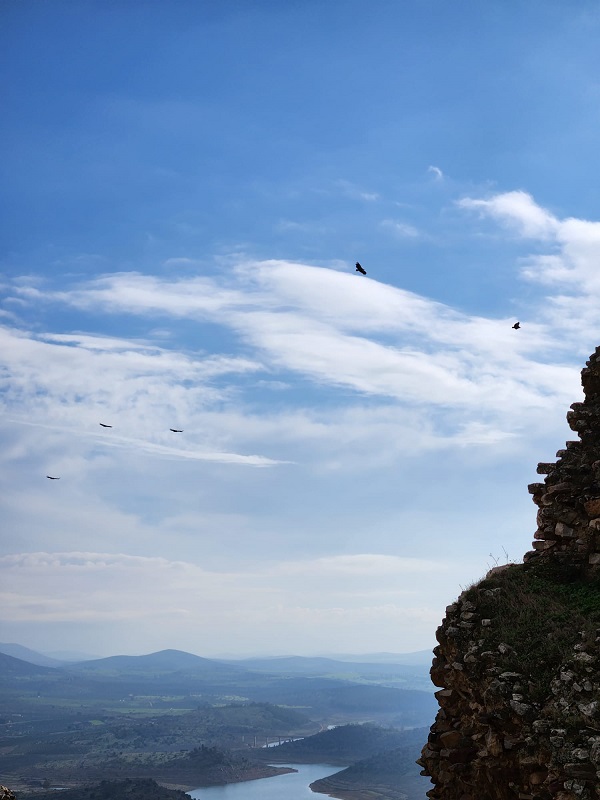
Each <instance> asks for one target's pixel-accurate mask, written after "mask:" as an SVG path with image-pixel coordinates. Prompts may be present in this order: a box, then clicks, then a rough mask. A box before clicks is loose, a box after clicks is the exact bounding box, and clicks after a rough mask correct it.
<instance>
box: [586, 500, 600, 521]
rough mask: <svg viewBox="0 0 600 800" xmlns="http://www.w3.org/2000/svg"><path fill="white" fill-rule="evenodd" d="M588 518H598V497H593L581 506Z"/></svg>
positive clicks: (599, 515)
mask: <svg viewBox="0 0 600 800" xmlns="http://www.w3.org/2000/svg"><path fill="white" fill-rule="evenodd" d="M583 507H584V508H585V513H586V514H587V515H588V517H590V518H592V517H600V497H594V498H592V499H591V500H588V501H587V502H586V503H584V504H583Z"/></svg>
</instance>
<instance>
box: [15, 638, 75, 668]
mask: <svg viewBox="0 0 600 800" xmlns="http://www.w3.org/2000/svg"><path fill="white" fill-rule="evenodd" d="M0 653H4V654H5V655H7V656H12V657H13V658H20V659H21V660H22V661H28V662H29V663H30V664H38V665H39V666H41V667H62V666H63V665H64V664H65V663H66V662H64V661H61V660H59V659H57V658H51V657H50V656H47V655H44V654H43V653H38V652H37V651H35V650H30V649H29V648H28V647H23V645H21V644H15V643H14V642H11V643H4V642H0Z"/></svg>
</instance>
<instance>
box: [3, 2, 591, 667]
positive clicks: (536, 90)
mask: <svg viewBox="0 0 600 800" xmlns="http://www.w3.org/2000/svg"><path fill="white" fill-rule="evenodd" d="M0 19H1V23H2V24H0V62H1V69H2V71H3V74H4V76H5V78H4V82H3V84H2V88H1V92H2V106H3V108H4V113H3V115H2V118H1V119H0V131H1V135H2V142H3V152H4V153H5V154H8V158H7V159H5V160H4V163H3V166H2V180H1V181H0V192H1V202H2V206H3V214H2V216H1V217H0V272H1V295H2V296H1V305H0V323H1V325H0V337H1V345H0V346H1V350H2V372H1V373H0V380H1V401H2V422H1V425H0V459H1V466H2V474H3V490H2V492H1V496H0V502H1V503H2V512H1V513H2V530H3V535H2V537H1V539H0V548H1V550H0V639H1V640H2V641H3V642H7V643H13V642H15V643H19V644H20V645H23V646H26V647H29V648H32V649H34V650H37V651H41V652H44V653H56V652H62V651H68V650H71V651H72V650H76V651H78V652H84V653H88V654H90V655H93V656H97V657H100V656H108V655H113V654H116V653H126V654H132V655H135V654H142V653H151V652H154V651H158V650H163V649H169V648H172V649H177V650H183V651H186V652H189V653H194V654H198V655H202V656H207V657H208V656H224V655H226V654H229V655H231V656H237V657H242V656H249V655H257V654H264V655H276V654H292V653H293V654H297V655H314V654H332V653H334V654H335V653H337V654H340V653H354V654H357V653H373V652H378V653H389V652H393V653H404V652H413V651H422V650H430V649H431V648H432V647H433V645H434V643H435V640H434V633H435V629H436V626H437V625H438V624H439V621H440V620H441V618H442V616H443V614H444V608H445V606H446V605H447V604H448V603H450V602H451V601H452V600H453V599H454V598H455V597H456V596H457V594H458V593H459V592H460V590H461V587H465V586H466V585H468V584H470V583H471V582H473V581H475V580H477V579H479V578H480V577H481V576H482V575H483V574H484V573H485V572H486V570H487V569H488V568H489V567H491V566H494V564H496V563H504V562H505V561H506V560H517V561H518V560H520V558H521V556H522V554H523V552H524V551H525V550H527V549H528V548H529V544H530V541H531V538H532V534H533V532H534V530H535V509H534V507H533V505H532V503H531V499H530V497H529V495H528V494H527V490H526V485H527V484H528V483H530V482H531V481H533V480H535V477H536V476H535V467H536V464H537V462H538V461H542V460H552V459H553V458H554V453H555V452H556V450H557V448H558V447H560V446H562V443H563V442H564V441H565V440H566V439H570V438H572V433H571V432H570V431H569V429H568V427H567V424H566V422H565V418H564V416H565V412H566V409H567V408H568V406H569V404H570V403H572V402H573V401H574V400H576V399H578V398H579V397H580V396H581V388H580V377H579V372H580V369H581V365H582V363H583V362H584V361H585V359H586V358H587V357H588V355H589V353H590V352H592V351H593V350H594V348H595V346H596V345H598V344H599V343H600V342H599V338H600V337H599V330H600V326H599V324H598V322H599V312H598V309H599V308H600V272H599V271H598V263H599V256H600V222H599V221H598V220H599V219H600V211H599V204H598V189H597V180H596V175H597V173H598V169H599V168H600V148H598V142H597V131H598V129H599V124H600V119H599V115H600V103H599V99H600V95H599V85H600V84H599V82H598V76H599V74H600V72H599V70H600V54H599V52H598V47H597V43H598V37H599V34H600V10H599V9H598V5H597V3H592V2H586V1H585V0H584V1H582V2H579V3H576V4H572V3H567V2H566V1H565V0H544V1H543V2H542V0H532V1H531V2H528V3H526V4H525V3H523V4H517V3H505V2H499V0H492V2H488V3H482V4H471V5H469V6H468V7H467V6H466V5H464V6H460V5H459V6H457V5H456V4H448V3H444V2H441V0H426V1H425V2H410V3H397V2H393V1H392V0H377V2H375V3H367V2H364V0H348V1H347V2H344V3H340V2H334V0H318V2H317V0H305V2H303V3H301V4H300V3H274V2H270V0H253V2H248V3H246V2H237V1H236V0H227V2H223V3H197V2H191V0H179V2H177V3H161V2H151V1H150V0H148V2H131V3H119V2H99V1H98V0H85V1H84V2H78V3H72V2H66V1H65V0H52V2H48V3H42V2H36V1H35V0H20V1H18V0H5V2H4V3H3V4H2V8H1V9H0ZM357 260H358V261H360V263H361V264H362V265H363V267H364V268H365V270H366V272H367V275H366V276H363V275H361V274H358V273H356V272H355V267H354V264H355V262H356V261H357ZM516 321H520V323H521V327H520V329H518V330H515V329H513V325H514V323H515V322H516ZM102 425H105V426H112V427H102ZM172 429H175V431H180V432H175V431H173V430H172ZM46 476H53V477H59V478H60V480H48V479H47V478H46Z"/></svg>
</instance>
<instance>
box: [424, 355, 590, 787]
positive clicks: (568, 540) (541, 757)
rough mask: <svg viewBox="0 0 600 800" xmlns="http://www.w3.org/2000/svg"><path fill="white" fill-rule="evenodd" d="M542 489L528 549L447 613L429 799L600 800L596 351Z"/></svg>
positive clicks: (441, 634) (435, 677)
mask: <svg viewBox="0 0 600 800" xmlns="http://www.w3.org/2000/svg"><path fill="white" fill-rule="evenodd" d="M582 385H583V389H584V395H585V400H584V402H582V403H574V404H573V405H572V406H571V409H570V411H569V412H568V414H567V420H568V422H569V425H570V426H571V428H572V430H574V431H576V432H577V434H578V435H579V440H578V441H573V442H567V444H566V447H565V448H564V449H562V450H559V451H558V453H557V459H558V460H557V461H556V463H543V464H539V466H538V473H539V474H543V475H545V476H546V477H545V479H544V482H543V483H542V482H540V483H534V484H531V485H530V487H529V491H530V493H531V494H532V496H533V500H534V502H535V503H536V505H537V506H538V515H537V523H538V529H537V531H536V533H535V535H534V539H535V541H534V542H533V550H532V551H531V552H529V553H526V554H525V556H524V559H523V564H514V565H505V566H503V567H496V568H495V569H493V570H491V571H490V572H489V573H488V575H487V576H486V577H485V579H484V580H483V581H481V582H479V583H478V584H476V585H475V586H472V587H470V588H469V589H467V590H466V591H464V592H463V593H462V594H461V595H460V597H459V598H458V600H457V601H456V602H455V603H453V604H452V605H450V606H448V608H447V609H446V616H445V618H444V620H443V622H442V624H441V626H440V628H439V629H438V631H437V634H436V635H437V640H438V642H439V644H438V646H437V647H436V648H435V649H434V656H435V657H434V660H433V665H432V668H431V678H432V681H433V683H434V684H435V685H436V686H438V687H439V691H438V692H436V697H437V699H438V702H439V705H440V710H439V712H438V714H437V717H436V720H435V723H434V724H433V726H432V728H431V731H430V734H429V739H428V743H427V744H426V745H425V747H424V748H423V752H422V755H421V758H420V760H419V763H420V764H421V766H422V767H423V768H424V769H423V773H422V774H424V775H428V776H430V777H431V779H432V783H433V788H432V789H431V790H430V791H429V792H428V796H429V797H430V798H431V799H432V800H484V799H485V800H509V798H510V800H594V799H595V798H600V348H598V349H597V350H596V352H595V353H594V355H593V356H592V357H591V358H590V360H589V361H588V362H587V365H586V368H585V369H584V370H583V371H582Z"/></svg>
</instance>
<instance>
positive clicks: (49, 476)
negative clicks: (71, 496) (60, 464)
mask: <svg viewBox="0 0 600 800" xmlns="http://www.w3.org/2000/svg"><path fill="white" fill-rule="evenodd" d="M46 477H47V478H48V480H49V481H59V480H60V478H55V477H54V476H53V475H46Z"/></svg>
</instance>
